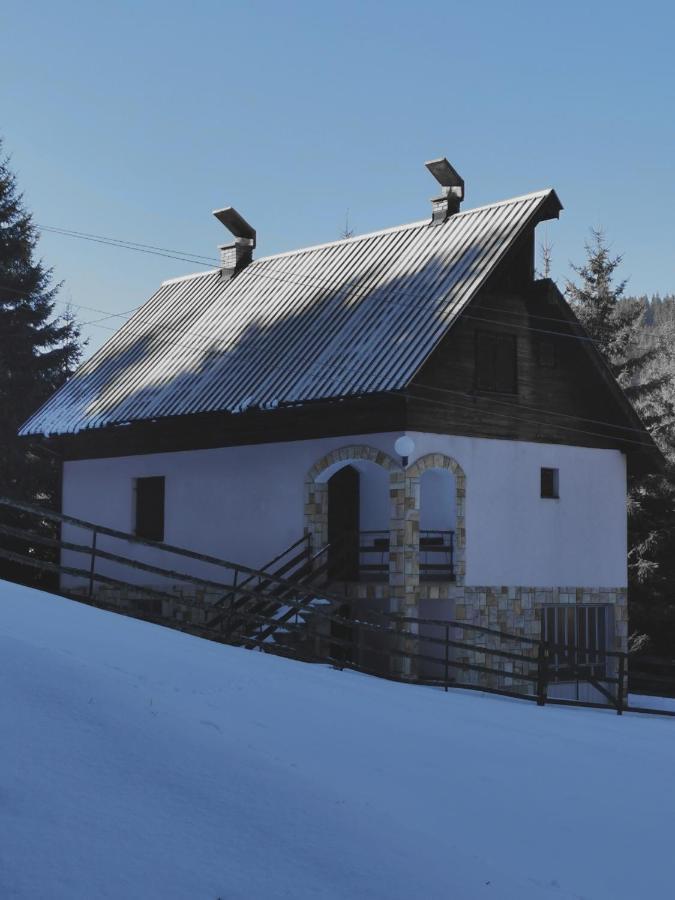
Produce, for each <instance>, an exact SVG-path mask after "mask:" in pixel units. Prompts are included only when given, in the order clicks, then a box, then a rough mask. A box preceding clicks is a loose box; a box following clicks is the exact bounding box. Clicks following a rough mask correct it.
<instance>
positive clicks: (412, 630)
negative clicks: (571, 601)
mask: <svg viewBox="0 0 675 900" xmlns="http://www.w3.org/2000/svg"><path fill="white" fill-rule="evenodd" d="M0 509H6V510H11V511H13V512H14V513H17V512H20V513H22V514H23V515H24V516H25V517H28V518H30V517H33V518H34V519H35V520H36V524H35V525H34V526H33V527H32V528H29V527H25V526H26V524H27V523H26V521H23V522H22V523H21V525H17V524H9V523H8V522H7V521H3V520H2V517H0V535H2V536H3V537H2V539H1V540H0V557H4V558H5V559H9V560H12V561H15V562H18V563H20V564H22V565H25V566H29V567H34V568H38V569H41V570H42V571H48V572H52V573H54V574H55V575H57V576H58V577H59V579H61V578H63V576H64V575H65V576H70V577H71V578H74V579H76V580H77V582H76V583H77V584H79V585H80V586H81V589H80V590H79V591H77V592H76V594H75V597H74V598H75V599H78V600H84V601H85V602H89V603H92V604H94V605H98V606H103V607H104V608H111V607H110V605H107V604H106V602H105V600H101V599H100V597H99V596H98V595H97V592H96V590H94V585H96V584H100V585H103V586H104V587H114V588H120V587H121V588H126V589H133V591H134V592H136V593H137V595H138V596H139V597H147V598H150V599H151V600H154V601H156V603H157V606H156V607H155V609H154V611H153V610H152V609H150V610H148V609H147V608H146V609H141V608H131V609H129V610H124V611H125V612H126V613H128V614H130V615H134V616H136V617H138V618H143V619H146V620H150V621H154V622H157V623H158V624H163V625H168V626H170V627H174V628H179V629H181V630H184V631H189V632H190V633H192V634H197V635H199V636H201V637H205V638H208V639H210V640H216V641H220V642H222V643H230V644H239V645H242V646H245V647H248V648H251V649H252V648H258V649H260V650H263V651H265V652H269V653H275V654H278V655H283V656H290V657H292V658H294V659H301V660H306V661H311V662H322V663H328V664H331V665H333V666H336V667H338V668H350V669H356V670H358V671H361V672H365V673H368V674H373V675H378V676H380V677H387V678H392V679H395V680H399V681H408V682H415V683H418V684H427V685H435V686H439V687H443V688H444V689H445V690H446V691H447V690H449V689H450V688H458V687H459V688H464V689H470V690H480V691H487V692H492V693H497V694H502V695H506V696H511V697H517V698H520V699H525V700H531V701H535V702H537V703H538V704H539V705H544V704H546V703H556V704H571V705H581V706H593V707H604V708H606V707H607V706H610V707H612V708H614V709H615V710H616V711H617V713H619V714H622V713H623V712H626V711H628V712H646V713H653V714H658V715H673V714H675V713H673V712H672V711H671V710H667V709H654V708H651V707H643V706H635V705H630V703H629V699H628V693H627V673H628V674H629V677H630V682H631V687H632V689H633V690H640V685H646V686H647V687H648V688H650V689H652V690H653V688H654V685H657V686H658V687H659V688H660V690H661V692H662V694H664V695H670V696H675V661H672V660H666V659H661V658H657V657H651V656H649V657H648V656H645V657H639V656H629V655H628V654H626V653H622V652H619V651H610V650H592V649H589V648H583V650H579V652H578V654H576V653H575V651H574V648H570V647H569V646H568V645H564V646H563V645H558V644H555V643H552V642H546V641H542V640H537V639H536V638H531V637H525V636H523V635H515V634H509V633H506V632H502V631H497V630H495V629H491V628H486V627H483V626H479V625H475V624H473V623H468V622H460V621H448V620H442V619H431V618H420V617H404V616H398V615H395V614H390V613H376V612H374V611H372V610H368V611H367V612H366V613H363V614H359V615H354V614H353V613H352V611H351V606H350V603H351V601H350V599H349V598H348V597H347V596H346V595H345V594H341V593H338V592H334V591H325V590H324V589H323V588H318V587H317V586H316V584H315V583H312V582H311V580H303V578H298V579H293V578H288V577H286V575H285V574H284V573H283V572H282V571H281V570H283V569H285V570H286V572H288V571H290V570H291V569H293V566H294V565H297V564H298V563H299V562H300V560H298V556H301V555H306V549H305V547H306V546H308V545H306V544H305V539H301V540H300V541H297V542H296V543H294V544H293V545H292V546H291V547H289V548H287V550H286V551H284V553H283V554H280V555H279V556H277V557H275V558H274V559H273V560H271V561H270V564H269V566H270V568H273V569H274V571H270V570H269V569H267V568H266V569H254V568H252V567H249V566H244V565H240V564H237V563H234V562H231V561H227V560H223V559H219V558H217V557H213V556H209V555H206V554H201V553H197V552H196V551H192V550H188V549H186V548H183V547H177V546H175V545H171V544H165V543H160V542H155V541H148V540H145V539H141V538H137V537H135V536H134V535H130V534H128V533H125V532H121V531H118V530H116V529H111V528H107V527H104V526H101V525H97V524H95V523H91V522H87V521H85V520H82V519H77V518H74V517H72V516H66V515H62V514H60V513H55V512H52V511H50V510H45V509H42V508H41V507H36V506H32V505H30V504H21V503H16V502H14V501H10V500H4V499H0ZM45 521H47V522H52V523H56V524H59V525H61V526H64V525H67V526H72V527H75V528H76V529H81V530H82V529H84V530H85V531H87V532H88V533H89V536H90V540H89V541H88V543H86V544H84V543H80V542H78V541H75V540H68V539H63V537H62V536H61V537H57V536H55V534H54V533H53V530H52V531H51V532H49V531H43V530H41V529H40V527H39V525H40V523H41V522H45ZM102 537H106V538H109V539H115V540H116V541H122V542H126V544H128V545H129V546H130V547H135V546H136V545H139V546H142V547H144V548H150V549H152V550H153V551H155V552H156V553H158V554H160V555H161V554H162V553H165V554H168V556H169V557H170V558H172V559H174V560H177V559H183V560H187V561H190V562H198V563H200V564H206V565H208V566H209V567H211V568H213V569H214V570H215V571H218V572H221V573H222V577H221V578H219V579H216V578H215V577H208V578H206V577H202V576H200V575H195V574H193V573H191V572H186V571H182V570H180V569H177V568H175V564H174V566H172V567H171V568H168V567H166V566H162V565H158V564H156V563H154V562H148V561H143V560H139V559H135V558H133V557H131V556H128V555H126V556H125V555H124V554H122V553H120V552H113V551H112V550H110V549H109V548H105V547H103V546H102V545H101V538H102ZM36 545H40V546H43V547H47V548H51V549H52V550H56V551H58V552H59V553H61V552H63V551H65V552H67V553H70V554H75V555H76V556H78V555H83V556H84V560H85V561H84V563H82V564H81V565H69V564H65V563H64V562H63V561H62V560H57V559H56V558H54V559H52V560H48V559H43V558H40V557H39V556H38V555H37V554H36V553H35V547H36ZM118 550H119V548H118ZM322 552H323V551H322ZM101 562H106V563H113V564H114V565H116V566H118V567H120V568H122V569H125V568H126V569H129V570H131V571H132V572H134V573H142V574H149V575H152V576H153V577H158V578H160V579H164V580H165V581H166V582H167V588H166V589H164V588H162V587H161V586H157V584H153V585H146V584H134V583H133V582H130V581H129V580H125V579H122V578H120V577H116V576H113V575H110V574H106V573H104V572H102V571H100V568H99V564H100V563H101ZM317 562H318V563H319V567H322V566H323V567H325V565H326V563H325V561H322V560H321V559H320V558H319V554H317V557H316V558H315V559H314V560H307V568H306V571H307V572H312V571H316V568H315V564H316V563H317ZM289 566H290V569H289ZM176 582H183V583H186V584H188V585H191V586H193V587H195V588H198V589H200V590H201V591H202V592H209V593H210V595H211V596H212V598H213V599H210V600H206V599H198V598H197V597H196V596H195V597H191V598H185V597H183V598H180V599H177V598H176V597H175V595H172V594H171V592H170V590H169V589H168V584H175V583H176ZM57 590H59V589H57ZM59 592H61V593H63V594H64V595H66V596H73V594H74V592H73V590H71V589H69V588H67V587H66V588H64V587H63V586H61V588H60V591H59ZM167 601H169V602H171V603H179V604H182V605H183V606H184V607H186V608H188V609H190V610H191V611H193V612H194V615H193V616H192V615H191V617H190V620H189V621H186V620H181V621H174V620H170V619H168V618H167V617H166V616H165V615H162V614H161V613H160V612H159V610H160V609H161V605H162V604H163V603H165V602H167ZM113 608H114V607H113ZM214 610H217V612H216V615H215V616H214V615H213V613H214ZM225 610H228V611H233V613H234V614H232V615H230V616H229V619H228V620H227V622H226V623H225V622H224V620H223V616H222V613H223V612H224V611H225ZM116 611H119V610H118V609H116ZM225 625H226V627H225ZM561 656H564V658H565V677H566V678H575V677H576V678H577V679H578V680H579V681H580V682H583V683H584V684H589V685H591V686H592V687H593V689H594V690H595V691H596V693H597V695H598V696H599V697H600V698H601V700H598V701H591V700H570V699H564V698H561V697H555V696H552V695H551V689H552V686H554V685H555V684H556V683H557V681H558V673H557V672H556V670H555V666H554V664H553V660H555V659H556V658H557V657H561ZM598 673H602V674H601V675H600V674H598Z"/></svg>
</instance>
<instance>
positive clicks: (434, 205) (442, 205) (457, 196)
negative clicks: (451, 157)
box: [424, 157, 464, 225]
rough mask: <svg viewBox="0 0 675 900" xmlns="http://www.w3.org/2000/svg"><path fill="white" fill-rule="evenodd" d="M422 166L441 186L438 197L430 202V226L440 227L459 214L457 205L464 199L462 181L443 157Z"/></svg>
mask: <svg viewBox="0 0 675 900" xmlns="http://www.w3.org/2000/svg"><path fill="white" fill-rule="evenodd" d="M424 165H425V166H426V167H427V169H428V170H429V171H430V172H431V174H432V175H433V176H434V178H435V179H436V181H437V182H438V183H439V184H440V186H441V195H440V197H434V198H433V199H432V201H431V210H432V215H431V224H432V225H442V224H443V222H446V221H447V220H448V219H449V218H450V216H454V214H455V213H457V212H459V204H460V203H461V202H462V200H463V199H464V179H463V178H462V177H461V176H460V175H458V174H457V172H456V171H455V169H454V168H453V167H452V166H451V165H450V163H449V162H448V161H447V159H446V158H445V157H442V158H441V159H432V160H431V161H430V162H427V163H424Z"/></svg>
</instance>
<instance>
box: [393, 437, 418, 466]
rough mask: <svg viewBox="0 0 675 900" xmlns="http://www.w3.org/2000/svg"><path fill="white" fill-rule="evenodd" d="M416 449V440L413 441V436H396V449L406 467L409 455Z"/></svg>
mask: <svg viewBox="0 0 675 900" xmlns="http://www.w3.org/2000/svg"><path fill="white" fill-rule="evenodd" d="M414 449H415V441H413V439H412V438H411V437H408V435H407V434H402V435H401V437H399V438H396V441H395V443H394V450H395V451H396V452H397V453H398V455H399V456H400V457H401V462H402V463H403V467H404V468H405V467H406V466H407V465H408V457H409V456H411V455H412V453H413V451H414Z"/></svg>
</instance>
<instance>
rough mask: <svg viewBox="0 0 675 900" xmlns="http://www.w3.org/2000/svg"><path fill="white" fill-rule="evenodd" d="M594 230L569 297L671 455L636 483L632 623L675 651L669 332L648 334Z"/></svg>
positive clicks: (637, 304)
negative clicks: (625, 295)
mask: <svg viewBox="0 0 675 900" xmlns="http://www.w3.org/2000/svg"><path fill="white" fill-rule="evenodd" d="M591 235H592V237H591V241H590V242H588V243H587V244H586V261H585V262H584V264H583V265H581V266H573V267H572V268H573V269H574V271H575V272H576V274H577V275H578V276H579V278H580V283H579V284H575V283H574V282H572V281H568V283H567V290H566V293H567V297H568V299H569V301H570V303H571V305H572V307H573V309H574V311H575V313H576V315H577V317H578V318H579V320H580V321H581V323H582V324H583V325H584V327H585V328H586V331H587V332H588V334H589V335H590V337H591V338H593V339H594V340H595V341H596V344H597V347H598V349H599V350H600V352H601V353H602V354H603V356H604V357H605V359H606V360H607V362H608V363H609V365H610V367H611V369H612V371H613V372H614V375H615V377H616V378H617V380H618V382H619V384H620V385H621V386H622V387H623V389H624V391H625V392H626V394H627V396H628V397H629V399H630V400H631V402H632V403H633V405H634V407H635V409H636V410H637V412H638V413H639V415H640V417H641V419H642V421H643V422H644V424H645V425H646V427H647V428H648V429H649V431H650V432H651V434H652V437H653V438H654V440H655V441H656V443H657V444H658V445H659V447H660V449H661V450H662V452H663V454H664V457H665V460H666V462H665V469H664V471H663V472H658V473H651V474H648V475H645V476H641V477H634V478H631V480H630V483H629V496H628V526H629V528H628V537H629V552H628V571H629V593H630V616H631V629H632V631H633V633H634V637H635V636H637V635H638V634H641V635H642V640H640V641H638V643H639V644H640V645H641V646H642V647H645V646H648V645H651V648H652V649H656V650H657V651H658V652H661V653H668V654H675V391H674V389H673V386H674V385H675V377H674V376H675V371H673V367H672V363H671V362H670V353H669V352H667V351H668V341H667V337H666V335H665V334H663V333H658V334H652V335H649V336H647V335H646V332H647V325H648V316H647V313H648V312H649V311H650V310H649V304H646V303H645V302H644V301H643V300H641V299H639V298H626V297H624V291H625V286H626V282H625V281H617V280H616V274H617V269H618V268H619V266H620V264H621V261H622V258H621V256H619V255H617V256H612V254H611V252H610V249H609V247H608V246H607V243H606V240H605V237H604V234H603V232H602V231H600V230H592V232H591ZM645 635H647V636H648V640H645V639H644V636H645Z"/></svg>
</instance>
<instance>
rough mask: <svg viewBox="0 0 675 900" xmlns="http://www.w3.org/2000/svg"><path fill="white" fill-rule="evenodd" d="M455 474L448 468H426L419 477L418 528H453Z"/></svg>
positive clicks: (455, 494) (449, 529) (432, 529)
mask: <svg viewBox="0 0 675 900" xmlns="http://www.w3.org/2000/svg"><path fill="white" fill-rule="evenodd" d="M456 497H457V493H456V487H455V476H454V475H453V474H452V472H451V471H450V470H449V469H427V470H426V472H422V477H421V478H420V529H421V530H422V531H452V530H454V528H455V500H456Z"/></svg>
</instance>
